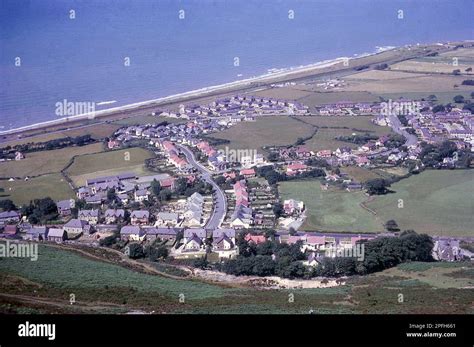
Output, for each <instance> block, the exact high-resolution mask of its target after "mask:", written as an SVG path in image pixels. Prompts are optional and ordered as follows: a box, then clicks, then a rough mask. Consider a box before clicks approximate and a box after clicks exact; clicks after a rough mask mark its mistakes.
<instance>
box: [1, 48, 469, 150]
mask: <svg viewBox="0 0 474 347" xmlns="http://www.w3.org/2000/svg"><path fill="white" fill-rule="evenodd" d="M472 42H473V41H471V40H462V41H446V42H435V43H424V44H420V43H414V44H407V45H403V46H376V49H375V51H374V52H372V53H361V54H353V56H352V57H338V58H334V59H327V60H323V61H318V62H316V63H312V64H307V65H299V66H293V67H288V68H281V69H276V68H275V69H269V70H267V71H268V72H267V73H265V74H262V75H258V76H253V77H249V78H245V79H240V80H235V81H232V82H227V83H222V84H218V85H214V86H208V87H203V88H199V89H194V90H191V91H187V92H183V93H178V94H173V95H168V96H164V97H160V98H156V99H151V100H145V101H140V102H136V103H131V104H126V105H122V106H116V107H111V108H106V109H102V110H99V111H94V112H91V113H85V114H79V115H73V116H67V117H63V118H59V119H54V120H49V121H44V122H38V123H34V124H30V125H26V126H22V127H18V128H13V129H8V130H1V127H0V136H2V137H3V139H0V143H2V142H9V141H12V140H15V139H20V138H23V137H22V136H21V135H23V133H28V132H31V131H42V133H48V132H54V131H57V130H58V129H54V128H55V127H58V126H65V127H68V126H69V125H70V126H71V128H67V129H64V128H61V129H59V130H70V129H73V128H75V127H81V126H86V125H85V123H84V122H85V121H88V120H95V121H99V120H101V118H104V119H105V120H104V121H103V122H102V123H104V122H106V121H107V118H110V117H114V116H118V115H121V114H122V115H125V114H127V113H133V112H140V111H147V112H153V110H150V109H151V108H153V107H160V106H165V105H173V104H177V103H181V102H183V103H184V102H192V101H193V100H196V99H203V98H207V97H211V96H219V95H225V94H228V93H231V92H243V91H246V90H248V89H252V88H268V87H269V86H270V84H276V83H282V82H287V81H294V80H302V79H309V78H312V77H315V76H316V75H321V76H324V75H326V74H327V75H331V74H338V73H346V72H351V71H353V70H354V69H355V68H356V67H358V66H364V65H369V66H372V65H375V64H380V63H383V62H391V63H394V62H399V61H404V60H407V59H413V58H415V57H418V56H420V55H423V54H424V53H423V52H418V53H417V54H415V55H413V52H415V51H417V49H418V50H419V49H420V48H423V50H424V51H426V49H427V48H430V49H433V48H434V47H438V48H444V49H443V50H444V51H450V50H452V49H453V48H454V46H455V45H459V44H466V43H472ZM390 52H393V53H392V54H393V56H392V57H386V58H382V59H379V61H370V60H371V59H373V58H376V57H377V56H379V55H383V54H386V53H390ZM410 52H411V53H412V55H413V56H408V57H407V56H405V55H407V54H408V55H410ZM366 60H369V62H367V61H366ZM344 61H355V62H356V63H355V64H349V65H350V66H345V65H346V64H343V62H344ZM357 72H358V71H355V70H354V71H353V73H357ZM321 76H320V77H321ZM113 101H115V102H116V100H113ZM115 102H114V103H115ZM106 103H107V104H108V103H109V101H106ZM102 105H103V104H102ZM97 123H98V122H97ZM92 124H94V123H92ZM15 135H16V136H15ZM25 135H26V136H25V137H30V136H36V135H38V134H32V135H28V134H25Z"/></svg>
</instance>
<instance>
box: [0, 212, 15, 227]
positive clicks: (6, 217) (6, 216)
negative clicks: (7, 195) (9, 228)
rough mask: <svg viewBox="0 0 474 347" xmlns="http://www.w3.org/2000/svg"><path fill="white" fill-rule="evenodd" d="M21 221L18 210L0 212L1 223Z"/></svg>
mask: <svg viewBox="0 0 474 347" xmlns="http://www.w3.org/2000/svg"><path fill="white" fill-rule="evenodd" d="M19 221H20V214H19V213H18V212H16V211H6V212H0V223H3V224H7V223H18V222H19Z"/></svg>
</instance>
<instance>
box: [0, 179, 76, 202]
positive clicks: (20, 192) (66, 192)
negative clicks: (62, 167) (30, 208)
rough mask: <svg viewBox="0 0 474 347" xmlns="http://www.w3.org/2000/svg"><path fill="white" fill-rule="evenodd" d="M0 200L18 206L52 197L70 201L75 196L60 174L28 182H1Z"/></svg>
mask: <svg viewBox="0 0 474 347" xmlns="http://www.w3.org/2000/svg"><path fill="white" fill-rule="evenodd" d="M0 188H3V189H4V190H5V191H4V192H2V193H0V199H10V200H12V201H13V202H14V203H16V204H20V205H21V204H27V203H28V202H30V200H33V199H39V198H44V197H46V196H49V197H51V198H52V199H53V200H56V201H57V200H64V199H70V198H73V197H74V196H75V194H74V191H73V190H72V189H71V188H70V187H69V184H68V183H67V181H66V180H65V179H64V178H63V177H62V176H61V174H59V173H53V174H47V175H43V176H39V177H35V178H30V179H29V180H28V181H24V180H16V181H13V182H9V181H8V180H0Z"/></svg>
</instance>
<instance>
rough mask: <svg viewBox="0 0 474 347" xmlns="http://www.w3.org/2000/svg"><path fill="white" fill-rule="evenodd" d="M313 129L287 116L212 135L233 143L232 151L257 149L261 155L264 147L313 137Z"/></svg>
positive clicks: (267, 118) (229, 145) (275, 117)
mask: <svg viewBox="0 0 474 347" xmlns="http://www.w3.org/2000/svg"><path fill="white" fill-rule="evenodd" d="M312 132H313V129H312V128H311V127H310V126H307V125H305V124H303V123H301V122H299V121H297V120H294V119H291V118H290V117H286V116H269V117H260V118H258V119H257V121H256V122H242V123H238V124H236V125H234V126H232V127H231V128H230V129H227V130H224V131H221V132H219V133H215V134H212V135H211V136H212V137H215V138H219V139H226V140H229V141H231V142H230V143H229V144H225V145H222V146H219V147H220V148H224V147H226V146H228V147H229V148H231V149H251V150H253V149H255V150H257V151H258V152H259V153H260V152H261V148H262V147H263V146H282V145H291V144H293V143H294V142H296V140H297V139H298V138H299V137H305V136H309V135H311V134H312Z"/></svg>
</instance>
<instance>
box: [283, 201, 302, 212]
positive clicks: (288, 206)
mask: <svg viewBox="0 0 474 347" xmlns="http://www.w3.org/2000/svg"><path fill="white" fill-rule="evenodd" d="M283 210H285V213H286V214H288V215H292V214H294V213H298V214H299V213H301V212H303V210H304V202H303V201H298V200H294V199H289V200H285V201H283Z"/></svg>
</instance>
